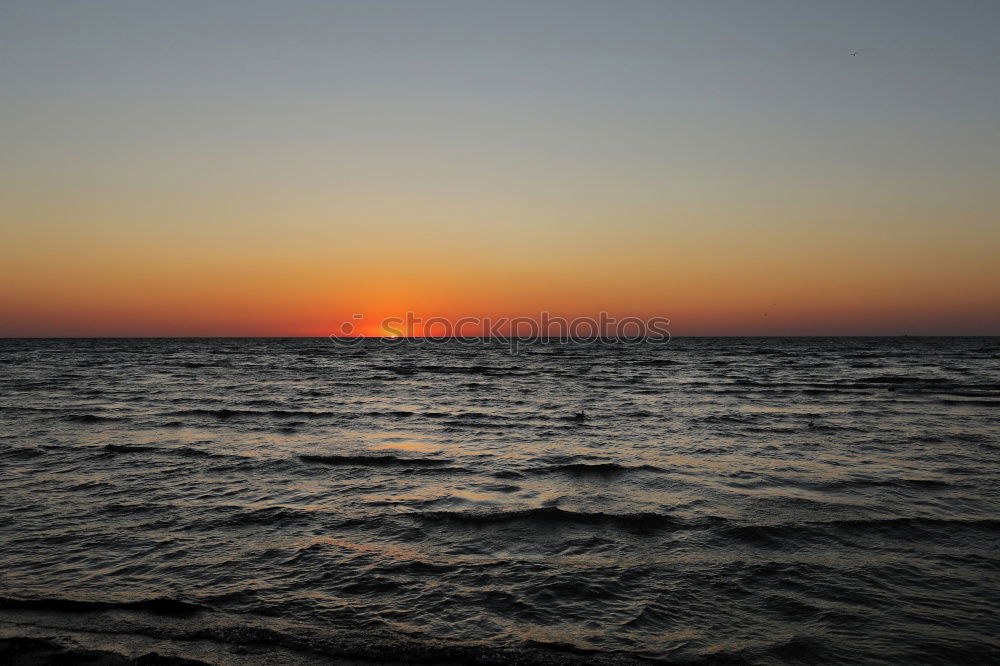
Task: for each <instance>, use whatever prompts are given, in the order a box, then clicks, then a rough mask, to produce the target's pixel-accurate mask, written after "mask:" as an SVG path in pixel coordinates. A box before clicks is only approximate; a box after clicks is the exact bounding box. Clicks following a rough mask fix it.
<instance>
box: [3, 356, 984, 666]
mask: <svg viewBox="0 0 1000 666" xmlns="http://www.w3.org/2000/svg"><path fill="white" fill-rule="evenodd" d="M0 371H2V372H0V437H2V438H0V595H2V599H0V612H2V618H0V619H3V620H4V621H5V622H18V623H21V624H24V625H31V624H41V625H46V623H49V625H46V626H70V625H73V626H75V627H76V628H78V629H81V630H82V629H86V630H100V628H101V627H104V626H109V627H114V628H115V630H116V631H128V632H132V633H134V634H136V635H153V634H155V635H158V636H161V637H162V636H167V637H169V638H171V639H172V640H177V641H184V640H191V639H192V638H199V639H206V638H207V639H211V640H217V641H221V642H226V641H238V640H239V639H240V637H241V636H242V637H245V636H251V637H252V639H253V641H254V642H256V643H262V642H267V641H273V642H278V643H281V644H283V645H286V646H291V647H292V648H295V649H302V650H312V651H313V652H314V653H321V652H325V653H328V654H341V655H345V654H346V655H352V656H382V657H387V656H393V657H395V658H402V657H403V656H406V657H408V658H414V659H416V658H423V659H428V660H431V661H434V660H438V659H444V658H446V657H447V658H449V659H454V660H457V661H463V660H464V661H467V662H476V661H481V662H485V663H494V662H496V661H502V660H513V659H515V658H516V659H520V660H522V661H523V663H532V662H533V661H542V660H545V659H557V660H558V659H567V660H574V659H576V660H580V659H586V660H588V661H599V660H604V659H607V660H609V661H615V660H621V661H632V660H642V659H656V660H664V661H697V660H718V659H731V660H733V661H735V662H740V661H748V662H752V663H799V662H813V663H814V662H842V663H848V662H858V661H886V662H897V663H913V662H922V663H926V662H939V663H954V662H956V661H965V662H973V663H975V662H983V663H985V662H989V661H991V660H996V659H1000V640H998V637H997V636H998V627H1000V625H998V619H997V618H998V611H1000V589H998V582H1000V575H998V574H1000V556H998V552H1000V543H998V541H1000V539H998V537H1000V474H998V473H1000V463H998V456H1000V409H998V407H1000V344H998V340H997V339H995V338H956V339H944V338H900V339H863V338H858V339H844V338H841V339H817V338H803V339H778V338H769V339H761V338H755V339H751V338H746V339H735V338H734V339H675V340H673V341H672V342H670V343H669V344H665V345H663V344H660V345H631V346H630V345H613V344H608V343H606V344H600V345H575V344H570V343H564V344H551V345H533V346H528V347H527V348H523V349H522V350H521V351H520V352H519V353H518V354H516V355H512V354H511V353H510V352H509V350H508V349H507V347H506V346H505V345H503V344H495V345H493V346H483V345H479V346H467V345H462V344H459V343H457V342H450V343H439V344H434V345H420V344H416V343H414V342H412V341H409V342H407V341H403V342H399V343H396V344H383V343H381V342H379V341H366V342H364V343H362V344H360V345H357V346H353V347H348V346H338V345H334V344H332V343H331V342H330V341H327V340H303V339H290V340H281V339H220V340H149V339H143V340H47V341H46V340H6V341H0ZM60 623H61V624H60ZM581 655H582V656H581ZM491 660H492V661H491Z"/></svg>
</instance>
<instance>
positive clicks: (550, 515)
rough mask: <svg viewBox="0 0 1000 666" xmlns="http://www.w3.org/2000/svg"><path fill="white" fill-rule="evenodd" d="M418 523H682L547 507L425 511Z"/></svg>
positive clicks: (649, 525)
mask: <svg viewBox="0 0 1000 666" xmlns="http://www.w3.org/2000/svg"><path fill="white" fill-rule="evenodd" d="M415 515H416V516H417V517H418V518H420V519H421V520H427V521H433V522H456V523H467V524H471V525H495V524H502V523H517V522H541V523H580V524H584V525H601V524H611V525H617V526H620V527H630V528H675V529H677V528H681V527H683V526H684V523H683V522H682V521H680V520H678V519H677V518H674V517H672V516H668V515H664V514H659V513H603V512H599V511H595V512H591V511H567V510H565V509H560V508H559V507H555V506H550V507H542V508H537V509H523V510H520V511H492V512H477V511H425V512H421V513H417V514H415Z"/></svg>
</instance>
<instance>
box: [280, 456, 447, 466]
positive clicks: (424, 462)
mask: <svg viewBox="0 0 1000 666" xmlns="http://www.w3.org/2000/svg"><path fill="white" fill-rule="evenodd" d="M299 460H302V461H303V462H308V463H316V464H320V465H343V466H353V467H395V466H400V465H408V466H416V467H438V466H441V465H450V464H451V463H452V462H453V461H452V460H450V459H448V458H401V457H399V456H392V455H386V456H364V455H356V456H341V455H300V456H299Z"/></svg>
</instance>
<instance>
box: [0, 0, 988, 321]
mask: <svg viewBox="0 0 1000 666" xmlns="http://www.w3.org/2000/svg"><path fill="white" fill-rule="evenodd" d="M998 31H1000V3H998V2H994V1H992V0H990V1H984V2H933V3H931V2H919V1H916V0H908V1H905V2H888V1H879V2H872V1H871V0H866V1H864V2H822V3H821V2H815V3H807V2H803V1H801V0H796V1H791V0H790V1H787V2H711V1H706V2H694V1H691V2H666V1H639V0H634V1H626V0H620V1H614V2H612V1H610V0H609V1H607V2H585V1H582V0H574V1H565V2H563V1H559V2H557V1H551V0H534V1H531V2H512V1H506V2H475V1H472V0H464V1H456V2H435V1H429V0H427V1H420V2H413V1H406V2H388V1H370V2H336V1H334V0H328V1H322V2H320V1H316V2H301V1H291V0H283V1H278V0H274V1H270V2H261V1H252V0H240V1H235V0H234V1H232V2H222V1H215V2H213V1H207V0H198V1H196V2H195V1H191V2H186V1H178V0H172V1H170V2H138V1H135V0H128V1H122V2H103V1H98V0H94V1H88V2H82V1H81V2H69V1H66V2H49V1H40V0H30V1H25V2H14V1H11V0H2V1H0V90H2V94H0V335H7V336H10V335H327V334H329V333H331V332H334V331H336V330H337V329H338V327H339V325H340V323H341V322H342V321H344V320H345V319H350V318H351V315H352V314H354V313H364V314H365V316H366V319H365V321H366V322H375V321H377V320H378V319H379V318H380V317H383V316H390V315H400V314H402V313H403V312H405V311H407V310H413V311H415V312H417V313H418V314H421V315H423V316H433V315H440V316H446V317H458V316H462V315H492V316H498V315H537V313H538V312H539V311H540V310H543V309H544V310H549V311H552V312H555V313H559V314H563V315H578V314H594V313H596V312H598V311H600V310H607V311H609V312H611V313H612V314H614V315H617V316H624V315H638V316H652V315H663V316H667V317H670V318H671V320H672V322H673V323H672V325H671V327H670V328H671V332H672V333H674V334H675V335H686V334H688V335H693V334H722V335H728V334H772V333H780V334H867V333H873V334H899V333H909V334H921V333H929V334H937V333H944V334H980V333H986V334H1000V39H998V37H997V35H998ZM852 51H857V55H856V56H851V55H850V53H851V52H852ZM369 332H374V331H369Z"/></svg>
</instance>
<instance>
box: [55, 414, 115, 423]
mask: <svg viewBox="0 0 1000 666" xmlns="http://www.w3.org/2000/svg"><path fill="white" fill-rule="evenodd" d="M62 420H63V421H72V422H73V423H110V422H112V421H121V420H123V419H122V418H121V417H118V416H98V415H96V414H67V415H66V416H63V417H62Z"/></svg>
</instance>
